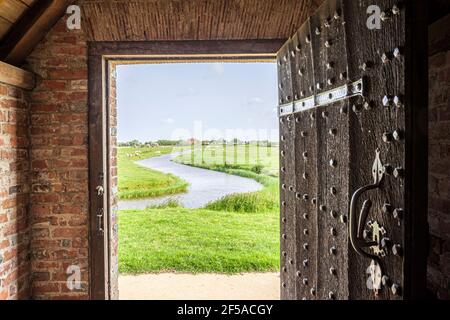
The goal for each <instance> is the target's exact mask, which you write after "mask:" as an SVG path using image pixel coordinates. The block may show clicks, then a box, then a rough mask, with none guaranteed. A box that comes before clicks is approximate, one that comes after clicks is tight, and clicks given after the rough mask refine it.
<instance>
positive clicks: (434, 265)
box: [428, 17, 450, 299]
mask: <svg viewBox="0 0 450 320" xmlns="http://www.w3.org/2000/svg"><path fill="white" fill-rule="evenodd" d="M447 20H448V17H447ZM440 25H442V26H441V27H440V26H438V25H436V26H434V27H433V28H430V31H431V33H430V40H431V43H430V52H432V55H431V56H430V58H429V81H430V83H429V85H430V91H429V174H428V178H429V197H428V202H429V204H428V207H429V210H428V220H429V221H428V222H429V225H430V245H431V247H430V254H429V258H428V287H429V289H430V290H431V291H432V292H433V293H434V294H436V296H437V298H439V299H450V50H449V48H448V43H449V42H448V39H447V40H446V43H447V49H445V47H442V44H443V42H442V40H443V39H442V38H441V37H440V36H439V35H435V34H432V33H434V32H435V31H436V32H442V35H445V34H450V24H448V23H445V24H440ZM443 28H444V30H443ZM438 47H439V49H437V48H438Z"/></svg>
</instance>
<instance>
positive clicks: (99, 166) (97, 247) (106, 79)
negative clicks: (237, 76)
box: [88, 39, 287, 300]
mask: <svg viewBox="0 0 450 320" xmlns="http://www.w3.org/2000/svg"><path fill="white" fill-rule="evenodd" d="M286 40H287V39H268V40H204V41H150V42H115V41H114V42H89V43H88V66H89V67H88V90H89V97H88V101H89V102H88V105H89V117H88V123H89V297H90V299H92V300H107V299H110V298H111V286H110V279H111V265H110V257H111V252H110V250H111V247H110V243H111V239H112V238H111V225H110V223H111V203H110V199H111V189H112V184H111V179H110V168H111V163H110V157H109V155H110V136H111V130H110V128H111V126H110V108H109V105H110V74H111V70H112V68H114V67H115V66H116V65H120V64H151V63H186V62H204V63H206V62H275V61H276V56H277V52H278V50H279V49H280V48H281V46H282V45H283V44H284V43H285V42H286ZM98 186H101V187H102V188H103V193H102V194H101V195H99V192H98V190H97V187H98ZM102 212H103V218H102V220H103V221H101V220H99V214H101V213H102ZM100 227H101V228H102V229H103V231H99V230H98V228H100Z"/></svg>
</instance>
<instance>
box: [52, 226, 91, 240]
mask: <svg viewBox="0 0 450 320" xmlns="http://www.w3.org/2000/svg"><path fill="white" fill-rule="evenodd" d="M86 235H87V232H86V228H56V229H55V230H53V232H52V236H53V237H56V238H72V237H83V236H86Z"/></svg>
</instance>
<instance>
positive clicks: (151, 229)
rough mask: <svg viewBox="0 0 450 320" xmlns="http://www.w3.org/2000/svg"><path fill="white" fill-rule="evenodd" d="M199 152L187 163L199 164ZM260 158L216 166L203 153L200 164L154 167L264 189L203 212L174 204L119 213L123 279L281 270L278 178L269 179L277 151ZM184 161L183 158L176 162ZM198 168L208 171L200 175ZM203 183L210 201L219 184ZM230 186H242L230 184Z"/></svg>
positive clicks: (220, 201) (226, 198)
mask: <svg viewBox="0 0 450 320" xmlns="http://www.w3.org/2000/svg"><path fill="white" fill-rule="evenodd" d="M219 148H220V147H219ZM200 150H201V149H195V150H194V154H191V155H190V156H189V157H187V158H188V159H195V158H197V157H198V154H196V153H198V152H201V151H200ZM244 150H245V149H244ZM209 151H211V150H209ZM258 153H259V154H258ZM258 153H256V156H257V157H258V159H257V160H258V161H257V162H256V164H251V162H250V163H249V161H248V159H249V156H245V151H244V156H243V157H238V156H236V157H234V156H233V158H234V159H241V161H242V162H240V163H239V162H236V163H234V164H233V165H230V164H226V165H223V166H218V165H215V164H214V163H213V162H212V161H211V162H210V160H212V159H211V158H209V157H207V156H206V157H205V153H204V154H202V155H201V157H202V158H203V161H202V163H201V164H197V163H189V162H186V163H185V164H179V163H178V164H177V163H172V162H170V161H169V162H167V161H165V162H164V163H163V164H162V165H161V164H160V165H161V166H160V167H158V166H155V167H153V168H158V169H157V170H160V171H163V172H164V170H165V168H167V166H172V165H177V166H178V167H182V168H183V169H184V170H187V169H188V168H190V169H192V170H194V169H195V170H194V171H196V170H203V171H206V172H207V173H208V174H214V175H217V174H222V175H224V176H226V177H228V178H229V179H235V178H242V179H243V178H246V179H245V180H246V181H247V180H250V179H251V180H250V181H251V182H253V183H257V184H258V185H259V186H260V184H261V185H262V186H263V188H262V189H261V188H260V187H259V189H260V190H258V191H253V192H238V193H233V194H228V195H226V196H224V197H219V198H217V197H216V198H215V200H214V201H210V202H209V203H208V204H207V205H206V206H205V208H203V209H188V208H183V207H180V206H179V205H178V204H177V203H176V202H173V201H172V202H169V204H168V205H164V204H163V205H157V206H155V207H153V208H147V209H145V210H120V211H119V239H120V241H119V271H120V273H121V274H142V273H159V272H185V273H194V274H197V273H220V274H239V273H242V272H274V271H277V270H279V210H278V208H279V204H278V201H279V200H278V178H277V177H275V176H270V175H269V174H268V173H270V172H271V171H272V172H274V170H273V168H274V167H275V166H277V164H274V163H272V160H273V159H277V158H275V157H277V151H275V150H273V149H272V150H270V152H268V153H266V154H263V153H262V152H259V151H258ZM235 155H239V154H238V153H235ZM167 156H168V155H167ZM263 156H265V158H264V157H263ZM163 157H165V156H162V157H159V159H157V158H151V159H149V160H148V161H151V162H152V165H155V163H154V161H158V160H161V158H163ZM152 159H153V160H152ZM180 159H183V157H180V158H177V159H176V161H177V162H178V161H180ZM166 160H167V159H166ZM253 160H256V159H252V160H251V161H253ZM146 161H147V160H146ZM186 165H189V167H188V166H186ZM200 165H201V166H204V167H203V168H204V169H207V170H204V169H199V168H198V167H200ZM188 171H189V170H188ZM119 172H120V167H119ZM177 175H178V174H177ZM203 182H206V185H203V186H202V188H203V189H204V190H205V194H207V195H210V194H213V193H214V192H213V190H214V188H215V187H216V185H217V184H219V180H218V179H207V180H204V181H203ZM230 182H232V181H231V180H230ZM225 185H227V183H225ZM230 186H232V187H236V186H237V187H239V186H240V184H239V183H237V184H236V183H234V184H231V185H230V184H228V187H230Z"/></svg>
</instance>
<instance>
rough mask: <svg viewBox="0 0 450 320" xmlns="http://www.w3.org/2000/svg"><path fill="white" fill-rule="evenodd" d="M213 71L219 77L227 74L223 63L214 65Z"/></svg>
mask: <svg viewBox="0 0 450 320" xmlns="http://www.w3.org/2000/svg"><path fill="white" fill-rule="evenodd" d="M212 69H213V71H214V72H215V73H216V74H217V75H219V76H221V75H223V74H224V73H225V64H223V63H213V64H212Z"/></svg>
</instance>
